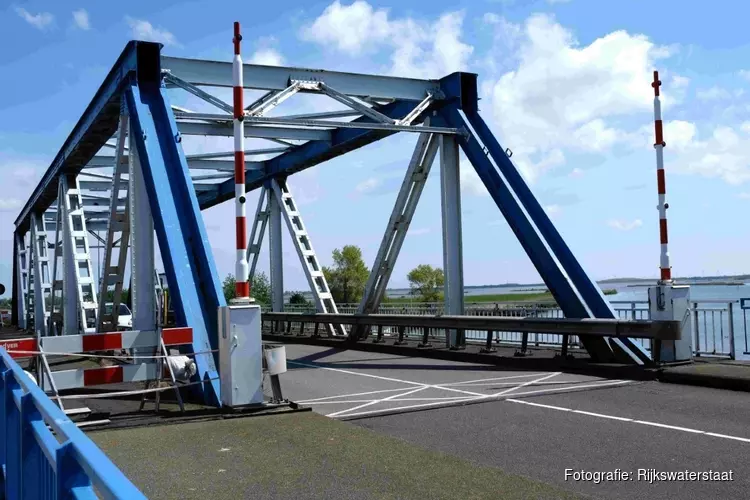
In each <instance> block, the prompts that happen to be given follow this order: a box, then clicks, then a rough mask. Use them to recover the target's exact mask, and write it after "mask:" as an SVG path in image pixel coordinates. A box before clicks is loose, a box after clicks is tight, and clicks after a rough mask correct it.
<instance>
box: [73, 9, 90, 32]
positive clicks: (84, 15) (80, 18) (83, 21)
mask: <svg viewBox="0 0 750 500" xmlns="http://www.w3.org/2000/svg"><path fill="white" fill-rule="evenodd" d="M73 22H74V23H75V25H76V26H77V27H79V28H80V29H82V30H88V29H91V24H90V23H89V13H88V12H86V9H78V10H74V11H73Z"/></svg>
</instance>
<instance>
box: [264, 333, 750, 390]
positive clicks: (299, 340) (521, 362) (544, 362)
mask: <svg viewBox="0 0 750 500" xmlns="http://www.w3.org/2000/svg"><path fill="white" fill-rule="evenodd" d="M263 340H264V341H268V342H280V343H285V344H304V345H315V346H321V347H331V348H334V349H342V350H347V349H351V350H357V351H364V352H377V353H381V354H392V355H399V356H408V357H420V358H428V359H440V360H445V361H458V362H464V363H481V364H490V365H495V366H498V367H501V368H505V369H508V370H519V371H561V372H565V373H576V374H580V375H591V376H596V377H602V378H612V379H625V380H639V381H647V380H657V381H660V382H664V383H672V384H682V385H694V386H702V387H710V388H713V389H725V390H732V391H744V392H750V367H748V374H749V375H748V377H747V378H740V377H731V376H723V375H713V374H703V373H690V372H687V373H686V372H685V369H686V368H688V367H690V366H696V365H681V366H679V367H668V368H665V367H661V368H639V367H636V366H630V365H622V364H600V363H592V362H590V361H588V360H585V359H567V360H566V359H561V358H560V357H556V358H534V357H526V358H516V357H508V356H501V355H498V354H484V353H479V352H475V351H474V352H473V351H471V350H466V351H452V350H448V349H446V348H434V347H433V348H418V347H416V342H415V341H413V340H412V342H413V345H405V346H396V345H392V344H385V343H383V344H373V343H372V342H357V343H356V344H349V343H347V342H346V341H344V340H337V339H331V338H323V337H321V338H311V337H300V336H292V335H271V334H263Z"/></svg>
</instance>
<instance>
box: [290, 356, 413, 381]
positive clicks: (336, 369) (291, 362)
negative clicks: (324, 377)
mask: <svg viewBox="0 0 750 500" xmlns="http://www.w3.org/2000/svg"><path fill="white" fill-rule="evenodd" d="M287 363H289V364H290V365H299V366H305V367H307V368H317V369H319V370H329V371H332V372H339V373H346V374H348V375H359V376H360V377H369V378H376V379H379V380H387V381H388V382H399V383H401V384H409V385H425V384H422V383H420V382H411V381H409V380H399V379H397V378H390V377H381V376H380V375H370V374H369V373H359V372H353V371H350V370H342V369H341V368H329V367H327V366H318V365H308V364H307V363H300V362H299V361H287Z"/></svg>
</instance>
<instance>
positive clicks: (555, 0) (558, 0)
mask: <svg viewBox="0 0 750 500" xmlns="http://www.w3.org/2000/svg"><path fill="white" fill-rule="evenodd" d="M568 2H570V0H547V3H548V4H550V5H555V4H558V3H568Z"/></svg>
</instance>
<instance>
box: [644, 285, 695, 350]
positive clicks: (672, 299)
mask: <svg viewBox="0 0 750 500" xmlns="http://www.w3.org/2000/svg"><path fill="white" fill-rule="evenodd" d="M648 306H649V310H650V311H649V312H650V318H651V319H652V320H664V321H679V322H680V323H681V325H682V326H681V328H680V329H681V330H682V338H681V339H680V340H663V341H661V349H660V352H659V358H660V359H655V360H654V361H658V362H663V363H673V362H676V361H688V360H691V359H692V358H693V333H692V332H693V328H692V317H691V315H690V287H689V286H684V285H683V286H674V285H663V286H655V287H651V288H649V289H648Z"/></svg>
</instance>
